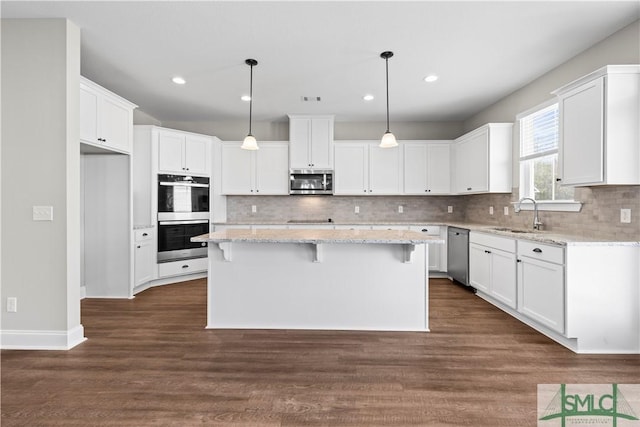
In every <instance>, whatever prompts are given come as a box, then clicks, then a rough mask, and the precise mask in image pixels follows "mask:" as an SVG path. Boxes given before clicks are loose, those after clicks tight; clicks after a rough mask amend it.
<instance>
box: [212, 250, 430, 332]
mask: <svg viewBox="0 0 640 427" xmlns="http://www.w3.org/2000/svg"><path fill="white" fill-rule="evenodd" d="M321 251H322V261H321V262H313V260H314V258H315V248H314V245H312V244H305V243H243V242H234V243H232V245H231V254H232V256H231V261H225V260H224V258H223V254H222V251H221V250H220V249H219V247H218V245H217V244H215V243H211V244H210V248H209V280H208V296H207V298H208V319H207V320H208V323H207V328H223V329H224V328H228V329H332V330H380V331H383V330H384V331H428V262H427V260H428V252H427V251H428V247H427V245H425V244H418V245H416V246H415V251H414V253H413V254H412V257H411V262H408V263H407V262H404V258H405V252H404V245H401V244H367V243H364V244H362V243H358V244H352V243H324V244H322V247H321Z"/></svg>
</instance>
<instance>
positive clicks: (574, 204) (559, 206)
mask: <svg viewBox="0 0 640 427" xmlns="http://www.w3.org/2000/svg"><path fill="white" fill-rule="evenodd" d="M554 104H556V105H557V106H558V109H559V108H560V105H559V102H558V100H557V99H556V98H552V99H549V100H547V101H545V102H543V103H541V104H538V105H536V106H535V107H533V108H529V109H528V110H525V111H523V112H521V113H519V114H517V115H516V121H517V125H518V146H517V150H518V183H519V184H518V196H519V199H521V198H523V197H533V198H534V199H535V194H533V196H531V195H530V194H527V193H532V192H533V191H532V187H533V186H534V185H533V180H534V173H532V172H527V173H526V174H525V172H524V169H525V168H530V167H531V161H535V160H536V159H543V158H545V157H549V156H555V161H556V162H557V163H558V168H557V169H556V170H555V171H554V178H555V177H556V174H557V172H558V169H559V167H560V166H559V162H560V141H559V140H558V145H557V147H556V148H553V149H549V150H544V151H541V152H539V153H534V154H528V155H526V156H521V152H522V142H523V141H522V138H523V132H522V126H523V120H524V119H525V118H527V117H529V116H531V115H533V114H535V113H537V112H540V111H542V110H544V109H546V108H549V107H550V106H552V105H554ZM558 114H560V111H558ZM558 139H560V135H558ZM551 158H552V159H553V157H551ZM526 176H528V177H529V185H527V186H525V185H524V180H525V179H526ZM574 189H575V188H574ZM525 190H526V193H525ZM552 193H553V194H554V196H553V197H555V182H553V189H552ZM536 203H537V205H538V209H539V210H547V211H563V212H579V211H580V210H581V208H582V203H580V202H579V201H576V200H575V192H574V198H573V199H570V200H567V199H558V200H556V199H553V200H536ZM513 204H514V205H516V204H518V202H513ZM521 208H522V210H533V204H532V203H523V204H522V206H521Z"/></svg>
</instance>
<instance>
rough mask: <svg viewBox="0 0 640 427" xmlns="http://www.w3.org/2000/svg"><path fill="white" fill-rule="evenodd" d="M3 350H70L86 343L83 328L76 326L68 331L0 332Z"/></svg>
mask: <svg viewBox="0 0 640 427" xmlns="http://www.w3.org/2000/svg"><path fill="white" fill-rule="evenodd" d="M0 334H1V335H0V348H1V349H3V350H70V349H72V348H73V347H75V346H77V345H78V344H80V343H82V342H84V341H86V340H87V339H86V338H85V337H84V327H83V326H82V325H78V326H76V327H75V328H73V329H70V330H68V331H41V330H35V331H33V330H32V331H19V330H2V331H0Z"/></svg>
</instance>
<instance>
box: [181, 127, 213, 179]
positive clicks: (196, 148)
mask: <svg viewBox="0 0 640 427" xmlns="http://www.w3.org/2000/svg"><path fill="white" fill-rule="evenodd" d="M209 147H210V140H209V139H208V138H201V137H197V136H195V135H186V136H185V141H184V168H185V171H186V172H189V173H198V174H205V175H208V174H209V159H210V156H209Z"/></svg>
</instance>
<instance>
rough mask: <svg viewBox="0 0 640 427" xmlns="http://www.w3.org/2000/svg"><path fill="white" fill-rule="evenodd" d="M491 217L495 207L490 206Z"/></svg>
mask: <svg viewBox="0 0 640 427" xmlns="http://www.w3.org/2000/svg"><path fill="white" fill-rule="evenodd" d="M489 215H493V206H489Z"/></svg>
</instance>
